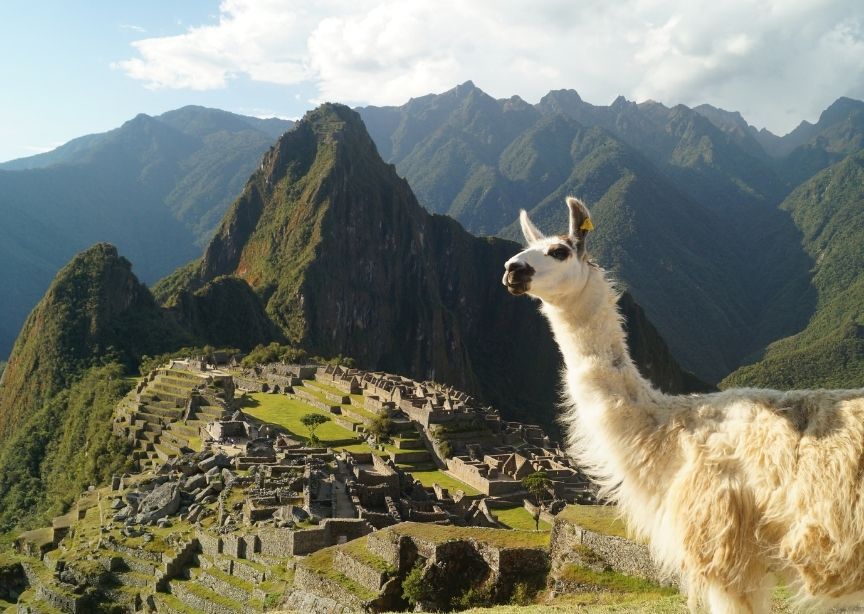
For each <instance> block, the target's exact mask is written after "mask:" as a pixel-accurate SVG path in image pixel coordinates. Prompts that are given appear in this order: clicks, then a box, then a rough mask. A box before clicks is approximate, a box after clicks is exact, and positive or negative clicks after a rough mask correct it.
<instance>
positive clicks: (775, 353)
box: [723, 152, 864, 388]
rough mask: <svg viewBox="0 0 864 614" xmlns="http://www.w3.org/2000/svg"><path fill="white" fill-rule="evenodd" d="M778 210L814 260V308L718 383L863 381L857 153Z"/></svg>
mask: <svg viewBox="0 0 864 614" xmlns="http://www.w3.org/2000/svg"><path fill="white" fill-rule="evenodd" d="M781 208H782V209H784V210H786V211H789V213H790V214H791V215H792V219H793V220H794V221H795V224H796V225H797V226H798V227H799V228H800V230H801V232H802V234H803V245H804V248H805V249H806V251H807V253H808V254H809V255H810V256H811V257H812V259H813V262H814V263H815V264H814V267H813V271H812V276H813V285H814V286H815V288H816V291H817V292H818V302H817V305H816V309H815V313H814V314H813V316H812V318H811V319H810V321H809V323H808V324H807V326H806V327H805V328H804V329H803V330H802V331H801V332H799V333H798V334H796V335H793V336H791V337H787V338H785V339H781V340H780V341H777V342H776V343H773V344H772V345H770V346H769V347H768V348H767V350H766V352H765V355H764V357H762V359H761V360H760V361H759V362H756V363H755V364H752V365H748V366H746V367H742V368H741V369H739V370H737V371H736V372H735V373H733V374H731V375H730V376H729V377H728V378H726V379H725V380H724V381H723V385H724V386H736V385H758V386H771V387H776V388H790V387H839V388H857V387H862V386H864V249H862V245H864V152H858V153H856V154H853V155H851V156H849V157H847V158H846V159H844V160H843V161H841V162H839V163H837V164H835V165H833V166H831V167H830V168H828V169H826V170H824V171H822V172H821V173H819V174H818V175H816V176H815V177H814V178H813V179H811V180H810V181H808V182H806V183H805V184H803V185H802V186H801V187H799V188H798V189H796V190H795V191H794V192H793V193H792V194H790V195H789V197H788V198H787V199H786V200H785V201H784V202H783V204H782V205H781ZM790 298H792V297H790ZM793 300H794V299H793Z"/></svg>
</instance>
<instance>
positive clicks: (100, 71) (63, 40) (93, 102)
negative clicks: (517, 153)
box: [0, 0, 864, 161]
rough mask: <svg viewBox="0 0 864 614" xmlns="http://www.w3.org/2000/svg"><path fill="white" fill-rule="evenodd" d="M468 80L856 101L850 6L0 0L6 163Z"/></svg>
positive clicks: (779, 0)
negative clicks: (148, 121) (179, 114)
mask: <svg viewBox="0 0 864 614" xmlns="http://www.w3.org/2000/svg"><path fill="white" fill-rule="evenodd" d="M467 80H472V81H473V82H474V83H475V84H476V85H477V86H478V87H480V88H481V89H483V90H484V91H486V92H487V93H489V94H491V95H493V96H495V97H497V98H509V97H510V96H512V95H514V94H516V95H519V96H521V97H522V98H524V99H525V100H527V101H528V102H531V103H534V102H537V101H538V100H539V99H540V98H541V97H542V96H543V95H544V94H545V93H546V92H548V91H549V90H552V89H564V88H567V89H575V90H577V91H578V92H579V94H580V96H581V97H582V98H583V100H586V101H588V102H591V103H593V104H603V105H606V104H610V103H611V102H612V101H613V100H614V99H615V98H616V97H617V96H618V95H624V96H625V97H626V98H628V99H630V100H636V101H640V102H641V101H643V100H647V99H651V100H656V101H659V102H663V103H665V104H667V105H674V104H679V103H682V104H686V105H688V106H696V105H698V104H702V103H708V104H712V105H714V106H717V107H720V108H723V109H726V110H730V111H739V112H741V114H742V115H743V116H744V118H745V119H746V120H747V121H748V122H750V123H751V124H753V125H755V126H756V127H758V128H762V127H766V128H768V129H769V130H771V131H772V132H775V133H776V134H781V135H782V134H785V133H787V132H788V131H790V130H791V129H793V128H794V127H795V126H796V125H798V123H800V122H801V121H802V120H808V121H811V122H815V121H816V120H817V119H818V117H819V113H820V112H821V111H822V110H824V109H825V108H826V107H827V106H828V105H830V104H831V102H833V101H834V100H836V99H837V98H839V97H840V96H850V97H852V98H858V99H864V1H861V0H758V1H750V0H724V1H723V2H718V1H717V0H711V1H707V2H706V1H701V0H665V1H656V0H615V1H614V2H612V1H607V0H532V1H531V2H528V1H521V2H520V1H516V0H471V1H470V2H469V1H463V0H398V1H396V0H368V1H367V0H350V1H349V0H324V1H313V0H223V1H221V2H219V1H218V0H183V1H182V2H177V1H170V2H169V1H167V0H147V1H146V2H131V1H122V0H88V1H86V2H70V1H68V0H26V1H24V0H2V2H0V113H2V118H3V120H2V122H0V161H3V160H8V159H13V158H19V157H23V156H28V155H33V154H35V153H39V152H42V151H48V150H50V149H53V148H54V147H57V146H58V145H60V144H62V143H64V142H66V141H68V140H70V139H72V138H74V137H77V136H81V135H84V134H89V133H94V132H104V131H106V130H109V129H111V128H115V127H117V126H119V125H121V124H122V123H123V122H124V121H126V120H128V119H131V118H132V117H134V116H135V115H137V114H138V113H147V114H150V115H156V114H159V113H162V112H164V111H167V110H170V109H175V108H178V107H181V106H184V105H187V104H197V105H204V106H209V107H216V108H221V109H225V110H228V111H233V112H236V113H242V114H245V115H254V116H258V117H273V116H276V117H283V118H292V119H293V118H297V117H300V116H302V115H303V113H304V112H305V111H307V110H309V109H310V108H313V107H314V106H315V105H317V104H318V103H320V102H323V101H335V102H343V103H346V104H350V105H352V106H355V105H367V104H375V105H399V104H403V103H405V102H407V101H408V100H409V99H410V98H411V97H416V96H422V95H424V94H428V93H440V92H443V91H446V90H449V89H451V88H452V87H454V86H455V85H457V84H459V83H462V82H464V81H467Z"/></svg>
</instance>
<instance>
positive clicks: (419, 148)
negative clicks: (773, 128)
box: [359, 82, 864, 381]
mask: <svg viewBox="0 0 864 614" xmlns="http://www.w3.org/2000/svg"><path fill="white" fill-rule="evenodd" d="M359 111H360V113H361V115H362V116H363V118H364V121H365V122H366V124H367V125H368V126H369V130H370V134H372V136H373V138H375V140H376V143H377V144H378V145H379V149H380V150H381V152H382V156H383V157H384V158H385V159H386V160H389V161H391V162H393V163H394V164H395V165H396V168H397V170H398V171H399V172H400V173H401V174H403V175H404V176H405V177H406V178H407V179H408V181H409V183H410V184H411V185H412V187H413V188H414V189H415V191H416V193H417V196H418V199H419V200H420V202H421V204H423V205H424V206H425V207H426V208H428V209H429V210H431V211H434V212H439V213H445V214H448V215H451V216H453V217H454V218H455V219H457V220H459V221H461V222H462V223H463V224H464V225H465V226H466V228H468V229H469V230H471V231H472V232H475V233H480V234H484V233H489V234H498V235H500V236H505V237H510V238H517V237H518V225H517V224H515V222H514V220H515V219H516V215H517V213H518V210H519V209H520V208H526V209H528V210H529V212H530V213H531V214H532V219H535V220H536V221H537V222H538V223H539V225H540V227H541V229H545V230H547V231H550V232H551V231H557V229H560V228H564V227H565V225H566V219H565V214H564V212H563V211H562V210H561V208H560V207H559V206H558V203H560V202H561V199H562V198H563V196H564V195H566V194H569V193H573V194H577V195H581V196H582V197H584V198H585V199H586V200H587V201H588V202H589V203H592V205H593V214H594V216H595V218H596V221H597V224H596V226H597V232H596V236H594V237H592V238H593V244H592V247H593V254H594V255H595V257H596V259H597V260H598V261H599V262H600V263H601V264H603V265H604V266H605V267H607V268H609V269H611V270H612V271H613V272H614V274H615V275H616V277H618V279H619V280H620V282H621V283H622V285H623V286H624V287H626V288H629V289H630V290H631V291H632V292H633V295H634V297H635V298H636V300H637V301H639V303H640V304H641V305H642V306H643V307H644V308H645V310H646V313H647V314H648V317H649V318H650V319H651V320H652V321H653V322H654V323H655V324H656V325H657V327H658V329H659V330H660V332H661V334H662V335H663V336H664V338H665V339H666V340H667V342H668V343H669V345H670V347H671V348H672V350H673V353H674V354H675V355H676V356H677V357H678V359H679V360H680V361H681V362H682V364H683V365H684V366H685V367H686V368H689V369H691V370H693V371H694V372H696V373H697V375H700V376H701V377H703V378H705V379H708V380H711V381H717V380H718V379H720V378H722V377H724V376H725V375H726V374H728V373H729V372H730V371H732V370H734V369H735V368H737V367H738V366H740V365H741V364H744V363H746V362H749V361H751V360H753V359H755V358H757V357H758V356H759V355H760V354H761V352H762V350H763V348H764V347H765V345H767V344H768V343H770V342H771V341H773V340H776V339H778V338H781V337H784V336H787V335H791V334H794V333H796V332H797V331H799V330H801V329H802V328H804V326H805V325H806V323H807V322H808V320H809V319H810V318H811V316H812V315H813V313H814V309H815V308H816V301H817V291H816V288H814V287H813V285H812V284H811V273H810V270H811V268H812V266H813V255H812V254H811V253H809V252H808V250H807V249H805V247H804V246H803V240H804V237H803V234H802V230H801V228H800V227H799V226H798V225H796V220H795V219H793V216H790V215H789V213H788V210H787V209H786V208H785V207H782V208H781V207H779V205H780V203H781V201H783V199H784V198H785V197H786V195H787V194H789V193H790V192H791V191H792V190H793V189H794V188H795V187H796V186H797V185H798V184H799V183H800V182H801V181H803V180H805V179H808V178H809V177H810V176H812V174H813V173H816V172H818V171H819V170H821V169H823V168H825V167H827V166H829V165H831V164H833V163H836V162H837V161H838V160H841V159H843V158H844V157H845V156H847V155H849V154H851V153H853V152H855V151H857V150H859V149H860V148H861V143H862V141H861V139H862V134H864V103H862V102H860V101H855V100H851V99H848V98H841V99H839V100H837V102H835V103H834V104H833V105H831V106H830V107H829V108H828V109H826V111H825V112H824V113H823V114H822V116H821V117H820V119H819V121H818V122H817V123H816V124H809V123H807V122H802V124H801V125H800V126H799V127H798V128H797V129H796V130H794V131H793V132H792V133H790V134H789V135H786V136H784V137H778V136H776V135H772V134H770V133H769V132H767V131H764V130H762V131H758V130H756V129H755V128H753V127H751V126H749V125H747V123H746V122H745V121H744V120H743V118H741V116H740V115H739V114H736V113H730V112H727V111H723V110H720V109H715V108H713V107H710V106H708V105H702V106H700V107H698V108H696V109H689V108H687V107H685V106H683V105H678V106H675V107H671V108H670V107H666V106H664V105H663V104H660V103H656V102H650V101H649V102H645V103H640V104H636V103H633V102H630V101H627V100H625V99H623V98H621V97H619V98H618V99H616V100H615V101H614V102H613V103H612V104H611V105H610V106H595V105H591V104H589V103H586V102H584V101H583V100H582V99H581V98H580V97H579V95H578V94H577V93H576V92H575V91H573V90H559V91H553V92H550V93H549V94H548V95H546V96H545V97H543V99H542V100H541V101H540V102H539V103H538V104H536V105H530V104H528V103H526V102H525V101H523V100H521V99H520V98H518V97H513V98H510V99H506V100H495V99H493V98H491V97H490V96H488V95H486V94H485V93H483V92H482V91H481V90H479V89H478V88H477V87H475V86H474V85H473V83H471V82H467V83H464V84H462V85H460V86H458V87H456V88H454V89H453V90H450V91H448V92H445V93H444V94H440V95H430V96H424V97H421V98H416V99H413V100H411V101H409V102H408V103H406V104H405V105H402V106H400V107H383V108H382V107H367V108H363V109H359Z"/></svg>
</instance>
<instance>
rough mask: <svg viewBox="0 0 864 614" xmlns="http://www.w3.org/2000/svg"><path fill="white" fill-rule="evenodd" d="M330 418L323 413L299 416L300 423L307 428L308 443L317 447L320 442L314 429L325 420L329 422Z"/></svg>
mask: <svg viewBox="0 0 864 614" xmlns="http://www.w3.org/2000/svg"><path fill="white" fill-rule="evenodd" d="M329 421H330V418H329V417H327V416H325V415H323V414H304V415H303V416H301V417H300V423H301V424H302V425H303V426H305V427H306V428H307V429H309V445H310V446H312V447H317V446H319V445H320V444H321V441H320V440H319V439H318V436H317V435H315V429H317V428H318V427H319V426H321V425H322V424H324V423H325V422H329Z"/></svg>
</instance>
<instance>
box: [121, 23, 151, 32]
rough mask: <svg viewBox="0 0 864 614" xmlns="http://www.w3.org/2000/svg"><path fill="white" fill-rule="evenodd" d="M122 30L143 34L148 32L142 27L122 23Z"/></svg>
mask: <svg viewBox="0 0 864 614" xmlns="http://www.w3.org/2000/svg"><path fill="white" fill-rule="evenodd" d="M120 29H121V30H132V31H133V32H141V33H144V32H146V31H147V30H145V29H144V28H142V27H141V26H135V25H132V24H128V23H121V24H120Z"/></svg>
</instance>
